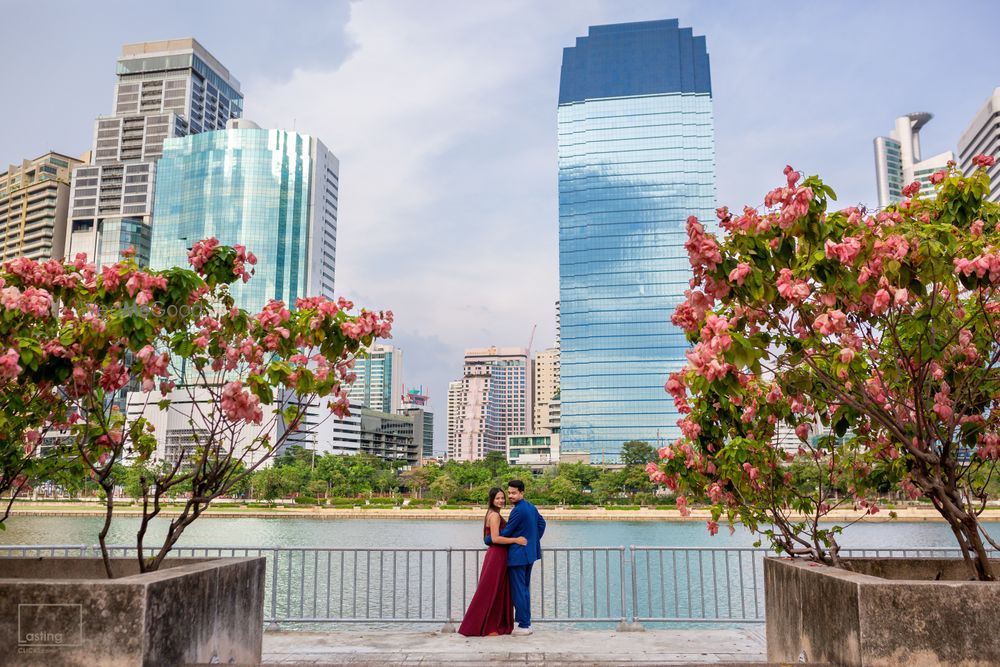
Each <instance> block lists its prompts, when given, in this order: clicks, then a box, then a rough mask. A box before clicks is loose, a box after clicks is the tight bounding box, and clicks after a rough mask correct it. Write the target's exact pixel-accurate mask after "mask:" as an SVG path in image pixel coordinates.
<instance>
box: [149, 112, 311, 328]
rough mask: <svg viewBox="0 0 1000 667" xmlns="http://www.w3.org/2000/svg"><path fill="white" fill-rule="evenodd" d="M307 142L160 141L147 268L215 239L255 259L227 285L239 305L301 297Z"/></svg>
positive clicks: (276, 136) (223, 137) (294, 136)
mask: <svg viewBox="0 0 1000 667" xmlns="http://www.w3.org/2000/svg"><path fill="white" fill-rule="evenodd" d="M312 141H313V140H312V139H311V138H310V137H308V136H306V135H302V134H298V133H295V132H286V131H283V130H265V129H231V130H223V131H219V132H204V133H202V134H197V135H191V136H188V137H184V138H181V139H168V140H167V141H166V142H165V143H164V153H163V157H162V158H161V159H160V162H159V164H158V169H157V172H158V173H157V180H156V191H157V197H156V206H155V209H154V214H153V215H154V217H155V219H156V225H154V227H153V247H152V259H151V262H150V264H151V266H152V268H154V269H164V268H168V267H171V266H187V265H188V260H187V254H188V252H189V251H190V249H191V247H192V246H193V245H194V244H195V243H196V242H197V241H199V240H201V239H205V238H209V237H215V238H217V239H219V242H220V243H221V244H223V245H235V244H237V243H238V244H241V245H244V246H246V247H247V249H248V250H250V251H251V252H253V253H254V254H256V255H257V257H258V258H259V261H258V263H257V266H256V267H255V269H256V273H255V275H254V277H253V279H251V280H250V282H248V283H246V284H243V283H238V284H235V285H233V287H232V290H231V292H232V294H233V297H234V298H235V299H236V303H237V305H239V306H240V307H241V308H245V309H246V310H249V311H251V312H257V311H259V310H261V309H262V308H263V307H264V305H266V304H267V302H268V301H269V300H270V299H281V300H283V301H284V302H285V303H287V304H294V303H295V299H296V298H297V297H300V296H307V293H306V291H307V266H306V264H307V262H306V258H307V257H308V247H307V241H308V238H309V234H308V232H309V226H310V214H311V199H310V197H311V188H312V186H313V182H312V181H313V172H314V169H313V157H312V151H311V145H310V144H311V142H312Z"/></svg>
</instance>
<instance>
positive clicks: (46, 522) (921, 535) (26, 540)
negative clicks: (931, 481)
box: [0, 516, 1000, 549]
mask: <svg viewBox="0 0 1000 667" xmlns="http://www.w3.org/2000/svg"><path fill="white" fill-rule="evenodd" d="M102 522H103V520H102V519H101V518H99V517H57V516H52V517H46V516H14V517H11V518H9V519H8V520H7V530H5V531H0V544H96V542H97V533H98V531H99V530H100V527H101V524H102ZM985 525H986V527H987V530H989V531H990V533H991V534H992V535H994V536H1000V523H989V524H985ZM138 526H139V520H138V519H134V518H128V517H121V518H118V519H116V520H115V521H114V523H113V525H112V529H111V533H110V534H109V536H108V542H109V543H110V544H123V545H132V544H134V543H135V533H136V530H137V528H138ZM164 526H165V523H162V522H161V523H159V524H156V525H154V527H153V528H152V529H151V530H150V531H149V538H147V540H146V543H147V544H149V545H152V544H155V539H153V538H156V537H162V535H163V533H164ZM481 531H482V523H480V522H479V521H473V520H468V521H464V520H463V521H450V520H448V521H445V520H430V521H422V520H389V519H332V520H331V519H299V518H276V519H255V518H236V519H213V518H201V519H199V520H198V521H196V522H195V523H194V524H192V525H191V526H190V527H188V529H187V530H186V531H185V532H184V535H183V536H182V537H181V540H180V542H179V545H180V546H194V545H198V546H201V545H206V546H250V547H313V546H314V547H347V548H365V549H367V548H371V549H378V548H389V547H413V548H444V547H458V548H461V547H467V548H474V547H480V546H482V538H481V535H482V532H481ZM754 540H755V538H754V536H753V535H751V534H750V533H749V532H747V531H745V530H742V529H740V528H737V531H736V533H735V534H733V535H730V534H729V531H728V530H727V529H726V528H725V527H724V526H723V528H722V529H721V530H720V531H719V534H718V535H716V536H715V537H712V536H711V535H709V534H708V531H707V530H706V528H705V524H704V522H701V521H692V522H668V521H664V522H647V521H549V523H548V528H547V529H546V532H545V538H544V544H546V545H548V546H559V547H583V546H628V545H643V546H663V547H746V546H751V545H752V544H753V542H754ZM840 543H841V546H842V547H844V548H866V549H873V548H890V547H891V548H896V549H900V548H928V547H950V548H954V547H955V541H954V536H953V535H952V533H951V530H950V529H949V528H948V526H947V524H945V523H942V522H922V523H902V522H900V523H895V522H893V523H867V524H865V523H862V524H858V525H855V526H852V527H851V528H848V529H847V530H846V531H845V533H844V535H843V536H841V539H840Z"/></svg>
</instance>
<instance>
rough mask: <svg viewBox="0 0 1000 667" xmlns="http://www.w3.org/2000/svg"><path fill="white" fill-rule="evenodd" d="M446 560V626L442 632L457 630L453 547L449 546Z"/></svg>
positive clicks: (463, 573) (463, 574)
mask: <svg viewBox="0 0 1000 667" xmlns="http://www.w3.org/2000/svg"><path fill="white" fill-rule="evenodd" d="M445 560H446V563H447V564H446V565H445V567H446V569H445V590H446V591H447V592H446V593H445V618H447V619H448V620H447V621H445V623H444V626H443V627H442V628H441V632H443V633H445V632H455V623H454V621H453V620H452V618H451V547H448V557H447V558H446V559H445ZM462 576H463V577H464V576H465V572H462Z"/></svg>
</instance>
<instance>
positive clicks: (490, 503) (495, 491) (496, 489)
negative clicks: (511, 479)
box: [486, 486, 507, 512]
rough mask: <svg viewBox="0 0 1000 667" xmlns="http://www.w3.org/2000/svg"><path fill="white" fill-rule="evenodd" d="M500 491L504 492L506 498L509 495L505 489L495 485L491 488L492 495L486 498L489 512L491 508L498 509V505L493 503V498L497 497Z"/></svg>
mask: <svg viewBox="0 0 1000 667" xmlns="http://www.w3.org/2000/svg"><path fill="white" fill-rule="evenodd" d="M498 493H503V495H504V497H505V498H506V497H507V494H506V493H504V492H503V489H501V488H500V487H497V486H494V487H493V488H492V489H490V497H489V498H487V499H486V508H487V510H486V511H487V512H489V510H495V509H497V507H496V506H495V505H494V504H493V500H494V499H495V498H496V497H497V494H498Z"/></svg>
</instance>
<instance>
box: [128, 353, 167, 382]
mask: <svg viewBox="0 0 1000 667" xmlns="http://www.w3.org/2000/svg"><path fill="white" fill-rule="evenodd" d="M135 356H136V357H137V358H138V359H139V361H141V362H142V390H143V391H145V392H150V391H152V390H153V387H154V386H155V383H156V378H157V377H163V378H165V377H169V376H170V370H169V369H168V364H169V363H170V353H168V352H161V353H160V354H156V350H155V349H153V346H152V345H146V346H145V347H143V348H142V349H141V350H139V351H138V352H137V353H136V355H135Z"/></svg>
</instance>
